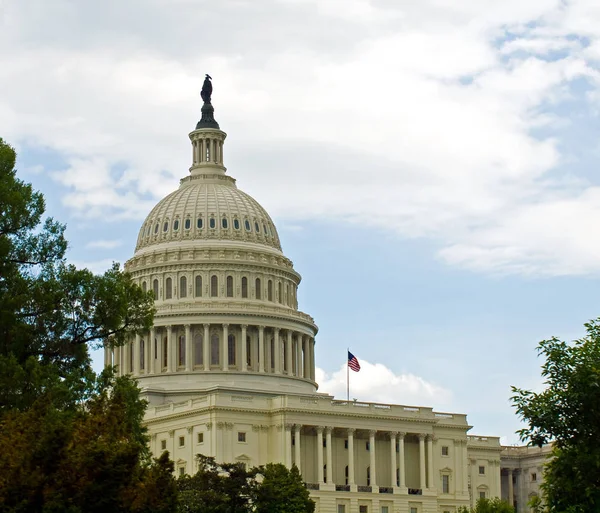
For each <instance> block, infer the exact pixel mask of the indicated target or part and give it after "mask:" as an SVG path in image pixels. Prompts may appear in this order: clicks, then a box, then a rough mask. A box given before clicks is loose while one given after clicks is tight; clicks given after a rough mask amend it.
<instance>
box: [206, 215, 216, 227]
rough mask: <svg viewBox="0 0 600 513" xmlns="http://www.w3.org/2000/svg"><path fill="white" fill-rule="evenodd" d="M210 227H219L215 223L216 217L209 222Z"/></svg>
mask: <svg viewBox="0 0 600 513" xmlns="http://www.w3.org/2000/svg"><path fill="white" fill-rule="evenodd" d="M208 226H209V227H210V228H216V227H217V222H216V221H215V218H214V217H211V218H210V220H209V221H208Z"/></svg>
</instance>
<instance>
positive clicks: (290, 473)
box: [252, 463, 315, 513]
mask: <svg viewBox="0 0 600 513" xmlns="http://www.w3.org/2000/svg"><path fill="white" fill-rule="evenodd" d="M256 472H257V474H258V475H259V476H262V481H260V482H258V483H257V484H256V485H255V486H254V487H253V491H252V503H253V504H254V506H255V508H256V509H255V511H256V513H313V511H314V510H315V503H314V501H313V500H312V499H311V498H310V493H309V491H308V490H307V489H306V486H304V482H303V481H302V476H301V475H300V471H299V470H298V467H296V465H293V466H292V468H291V469H288V468H287V467H286V466H285V465H282V464H281V463H268V464H267V465H265V466H261V467H258V468H257V469H256Z"/></svg>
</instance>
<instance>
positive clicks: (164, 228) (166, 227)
mask: <svg viewBox="0 0 600 513" xmlns="http://www.w3.org/2000/svg"><path fill="white" fill-rule="evenodd" d="M168 229H169V222H168V221H165V222H164V224H163V232H166V231H167V230H168Z"/></svg>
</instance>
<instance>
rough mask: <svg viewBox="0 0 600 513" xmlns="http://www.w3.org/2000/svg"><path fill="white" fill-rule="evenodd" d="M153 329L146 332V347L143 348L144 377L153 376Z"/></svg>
mask: <svg viewBox="0 0 600 513" xmlns="http://www.w3.org/2000/svg"><path fill="white" fill-rule="evenodd" d="M153 332H154V328H152V329H151V330H150V331H149V332H148V340H147V342H146V345H145V346H144V357H145V359H146V365H145V367H146V375H148V374H154V369H153V366H152V363H153V359H152V357H153V356H154V333H153Z"/></svg>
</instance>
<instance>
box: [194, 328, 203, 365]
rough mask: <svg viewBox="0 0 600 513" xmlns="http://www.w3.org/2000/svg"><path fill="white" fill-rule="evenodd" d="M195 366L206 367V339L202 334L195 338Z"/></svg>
mask: <svg viewBox="0 0 600 513" xmlns="http://www.w3.org/2000/svg"><path fill="white" fill-rule="evenodd" d="M194 365H204V337H203V336H202V334H200V333H198V334H197V335H196V336H195V337H194Z"/></svg>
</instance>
